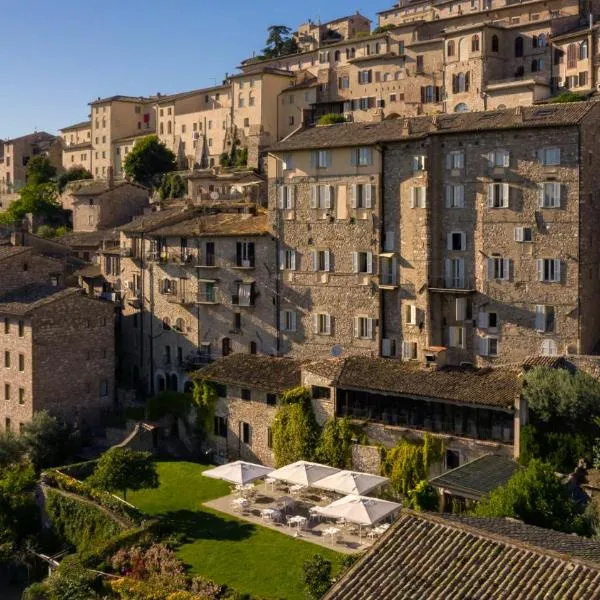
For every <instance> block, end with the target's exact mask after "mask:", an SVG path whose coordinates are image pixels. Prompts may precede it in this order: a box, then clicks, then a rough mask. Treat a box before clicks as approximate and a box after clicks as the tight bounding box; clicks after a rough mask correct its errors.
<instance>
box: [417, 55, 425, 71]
mask: <svg viewBox="0 0 600 600" xmlns="http://www.w3.org/2000/svg"><path fill="white" fill-rule="evenodd" d="M416 61H417V73H422V72H423V68H424V63H425V61H424V58H423V55H422V54H417V56H416Z"/></svg>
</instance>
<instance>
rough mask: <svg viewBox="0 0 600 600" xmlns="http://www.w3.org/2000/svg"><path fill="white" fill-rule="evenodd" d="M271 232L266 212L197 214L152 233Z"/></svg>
mask: <svg viewBox="0 0 600 600" xmlns="http://www.w3.org/2000/svg"><path fill="white" fill-rule="evenodd" d="M269 232H270V229H269V221H268V218H267V215H266V214H259V215H241V214H239V213H217V214H208V215H197V214H196V213H193V214H192V215H190V218H189V219H186V220H184V221H179V222H177V223H174V224H172V225H165V226H164V227H158V228H156V229H153V231H152V235H156V236H162V237H169V236H176V237H203V236H238V235H266V234H268V233H269Z"/></svg>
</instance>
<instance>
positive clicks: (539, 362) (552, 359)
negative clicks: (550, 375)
mask: <svg viewBox="0 0 600 600" xmlns="http://www.w3.org/2000/svg"><path fill="white" fill-rule="evenodd" d="M567 366H568V362H567V359H566V358H565V357H564V356H528V357H527V358H526V359H525V360H524V361H523V369H525V370H528V369H533V368H534V367H548V368H549V369H566V368H567Z"/></svg>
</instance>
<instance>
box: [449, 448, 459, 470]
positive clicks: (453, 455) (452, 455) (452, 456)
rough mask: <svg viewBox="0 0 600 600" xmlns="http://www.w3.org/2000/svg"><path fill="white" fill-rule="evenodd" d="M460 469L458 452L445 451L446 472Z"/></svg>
mask: <svg viewBox="0 0 600 600" xmlns="http://www.w3.org/2000/svg"><path fill="white" fill-rule="evenodd" d="M458 467H460V452H459V451H458V450H446V470H448V471H450V470H451V469H456V468H458Z"/></svg>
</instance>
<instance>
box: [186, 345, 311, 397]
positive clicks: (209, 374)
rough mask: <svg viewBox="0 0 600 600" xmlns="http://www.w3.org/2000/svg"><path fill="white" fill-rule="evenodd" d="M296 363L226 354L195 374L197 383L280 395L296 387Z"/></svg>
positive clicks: (267, 357)
mask: <svg viewBox="0 0 600 600" xmlns="http://www.w3.org/2000/svg"><path fill="white" fill-rule="evenodd" d="M300 364H301V363H300V361H297V360H293V359H291V358H274V357H272V356H260V355H258V354H230V355H229V356H227V357H226V358H221V359H219V360H217V361H216V362H214V363H212V364H210V365H208V366H207V367H204V368H203V369H201V370H199V371H197V372H196V373H195V375H194V377H195V378H198V379H210V380H211V381H215V382H217V383H229V384H233V385H240V386H242V387H244V386H246V387H248V388H255V389H259V390H266V391H268V392H273V393H280V392H284V391H285V390H289V389H291V388H294V387H297V386H298V385H300Z"/></svg>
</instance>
